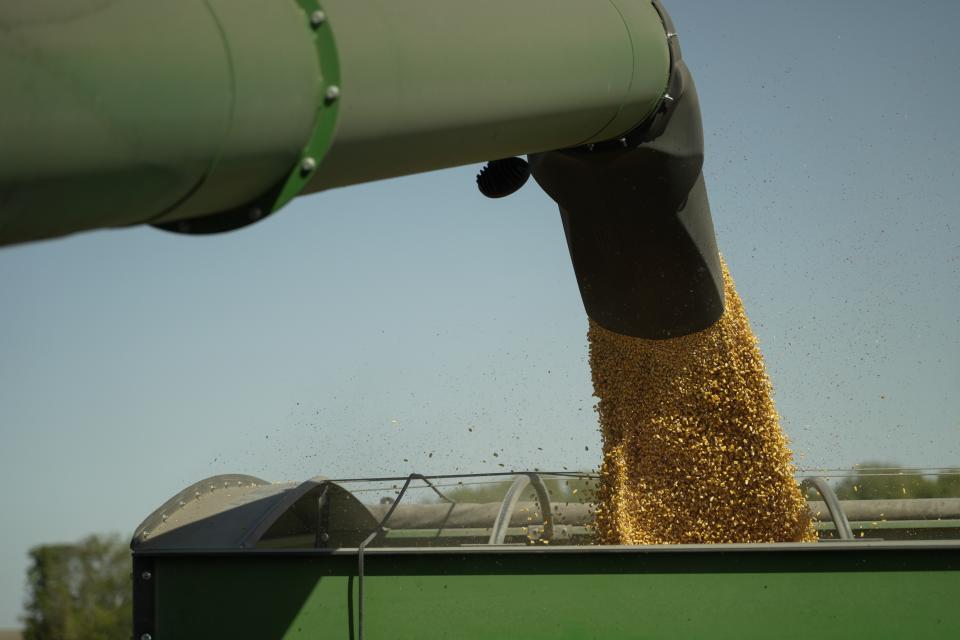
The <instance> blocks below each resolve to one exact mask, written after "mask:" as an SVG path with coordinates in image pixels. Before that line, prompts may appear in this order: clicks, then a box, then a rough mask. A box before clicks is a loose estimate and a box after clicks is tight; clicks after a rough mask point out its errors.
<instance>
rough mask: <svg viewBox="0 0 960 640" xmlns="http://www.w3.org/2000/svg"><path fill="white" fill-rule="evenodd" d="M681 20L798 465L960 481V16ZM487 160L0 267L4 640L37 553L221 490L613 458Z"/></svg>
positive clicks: (17, 253)
mask: <svg viewBox="0 0 960 640" xmlns="http://www.w3.org/2000/svg"><path fill="white" fill-rule="evenodd" d="M668 9H669V10H670V11H671V13H672V15H673V17H674V21H675V23H676V26H677V28H678V30H679V32H680V35H681V41H682V44H683V49H684V55H685V57H686V60H687V62H688V64H689V65H690V67H691V69H692V71H693V73H694V76H695V78H696V80H697V83H698V88H699V90H700V94H701V102H702V106H703V112H704V128H705V131H706V139H707V161H706V167H705V173H706V178H707V182H708V185H707V186H708V191H709V193H710V198H711V202H712V206H713V213H714V218H715V222H716V226H717V234H718V239H719V244H720V246H721V250H722V251H723V253H724V255H725V257H726V259H727V261H728V263H729V264H730V266H731V269H732V272H733V275H734V278H735V279H736V281H737V284H738V288H739V290H740V293H741V295H742V297H743V298H744V301H745V304H746V305H747V310H748V313H749V315H750V317H751V320H752V322H753V325H754V328H755V329H756V332H757V334H758V336H759V338H760V344H761V348H762V349H763V352H764V354H765V355H766V358H767V362H768V366H769V369H770V374H771V377H772V379H773V382H774V385H775V388H776V394H777V395H776V398H777V402H778V406H779V409H780V411H781V413H782V414H783V418H784V426H785V428H786V430H787V432H788V434H789V435H790V436H791V438H792V439H793V441H794V444H795V448H796V450H797V452H798V454H800V455H801V456H802V457H801V458H800V460H799V462H800V464H801V466H803V467H842V466H849V465H851V464H854V463H857V462H862V461H864V460H870V459H883V460H887V461H896V462H901V463H904V464H908V465H917V466H925V467H931V466H948V465H960V399H958V394H957V393H956V391H957V389H958V386H960V384H958V383H960V303H958V302H957V300H958V299H960V278H958V271H960V215H958V213H957V212H958V205H957V202H958V195H960V187H958V184H960V180H958V177H957V166H958V151H957V150H958V149H960V120H958V119H957V118H956V115H955V109H956V104H958V102H960V95H958V92H960V89H958V87H960V82H958V80H960V44H958V42H960V40H958V39H957V38H956V35H955V33H954V32H955V28H956V25H958V24H960V5H958V4H956V3H953V2H912V3H899V2H892V1H889V2H888V1H874V2H863V1H859V2H853V1H850V2H842V3H837V2H823V1H811V2H784V1H781V0H775V1H771V0H766V1H763V2H761V1H756V2H754V1H750V2H747V1H741V2H724V3H711V2H706V1H702V0H701V1H693V0H671V1H670V2H669V3H668ZM475 172H476V167H465V168H458V169H452V170H448V171H442V172H437V173H433V174H427V175H420V176H413V177H408V178H401V179H397V180H391V181H386V182H382V183H377V184H371V185H364V186H359V187H353V188H349V189H344V190H337V191H332V192H329V193H323V194H318V195H313V196H309V197H305V198H301V199H300V200H298V201H297V202H296V203H295V204H293V205H292V206H290V207H288V208H287V209H286V210H284V211H283V212H281V213H279V214H277V215H275V216H274V217H272V218H270V219H268V220H266V221H264V222H262V223H260V224H258V225H256V226H255V227H253V228H249V229H247V230H244V231H241V232H237V233H232V234H227V235H223V236H218V237H202V238H185V237H179V236H173V235H169V234H165V233H162V232H159V231H156V230H152V229H131V230H121V231H102V232H96V233H90V234H86V235H79V236H75V237H71V238H67V239H64V240H58V241H52V242H44V243H37V244H32V245H27V246H22V247H14V248H8V249H3V250H0V275H2V277H0V299H2V300H3V306H2V315H0V323H2V324H0V326H2V328H3V331H2V332H0V435H2V442H3V446H2V447H0V512H2V513H3V514H4V524H5V544H4V545H3V548H2V549H0V627H2V626H10V625H14V624H15V623H16V618H17V616H18V615H19V611H20V605H21V601H22V585H23V575H24V573H23V572H24V569H25V567H26V552H27V549H28V548H29V547H30V546H31V545H34V544H38V543H42V542H55V541H69V540H74V539H76V538H78V537H80V536H82V535H85V534H87V533H90V532H97V531H121V532H124V533H128V532H130V531H131V530H132V529H133V528H134V526H136V524H138V522H139V521H140V520H141V519H142V518H143V517H144V516H146V515H147V514H148V513H149V512H150V511H151V510H152V509H153V508H154V507H156V506H157V505H158V504H160V503H161V502H162V501H163V500H165V499H166V498H167V497H169V496H170V495H172V494H173V493H175V492H176V491H178V490H179V489H180V488H182V487H183V486H185V485H187V484H189V483H191V482H193V481H196V480H199V479H201V478H203V477H205V476H208V475H212V474H215V473H223V472H244V473H251V474H254V475H259V476H261V477H264V478H267V479H271V480H282V479H302V478H305V477H308V476H311V475H316V474H324V475H328V476H343V475H351V476H357V475H374V474H384V473H407V472H409V471H413V470H417V471H421V472H436V473H447V472H456V471H463V472H472V471H484V470H497V469H496V465H495V464H494V461H493V459H492V457H491V456H492V453H493V452H494V451H497V452H498V453H499V458H498V460H497V462H503V463H504V464H506V465H507V467H508V468H520V467H540V468H545V467H553V468H558V467H562V466H566V467H570V468H592V467H594V466H595V465H596V464H597V462H598V452H599V436H598V434H597V431H596V421H595V417H594V414H593V411H592V407H593V402H594V401H593V399H592V397H591V388H590V374H589V370H588V366H587V361H586V339H585V333H586V318H585V316H584V313H583V309H582V306H581V304H580V300H579V297H578V293H577V288H576V283H575V280H574V277H573V272H572V269H571V267H570V264H569V259H568V256H567V250H566V246H565V244H564V238H563V232H562V229H561V226H560V220H559V215H558V213H557V211H556V207H555V205H554V204H553V203H552V202H551V201H550V200H549V198H547V197H546V195H544V194H543V193H542V192H541V191H540V190H539V189H538V188H537V187H536V185H535V184H533V183H532V182H531V184H529V185H528V186H527V187H526V188H524V189H523V190H522V191H521V192H520V193H518V194H516V195H515V196H512V197H511V198H508V199H506V200H502V201H489V200H485V199H484V198H482V197H481V196H480V195H479V194H478V193H477V191H476V188H475V186H474V174H475ZM468 428H472V429H473V431H469V430H468ZM430 454H433V455H432V456H431V455H430Z"/></svg>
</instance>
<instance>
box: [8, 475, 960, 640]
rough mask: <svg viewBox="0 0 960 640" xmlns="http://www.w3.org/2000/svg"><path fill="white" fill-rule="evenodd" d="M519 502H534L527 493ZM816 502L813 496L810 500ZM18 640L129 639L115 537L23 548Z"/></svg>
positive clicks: (467, 488) (944, 491)
mask: <svg viewBox="0 0 960 640" xmlns="http://www.w3.org/2000/svg"><path fill="white" fill-rule="evenodd" d="M858 467H859V468H858V469H856V470H855V473H853V474H852V475H850V476H848V477H846V478H844V479H843V480H841V481H840V482H839V483H838V484H837V486H836V492H837V495H838V496H839V497H840V499H841V500H879V499H890V498H946V497H953V498H960V469H958V470H954V471H949V472H945V473H940V474H936V475H921V474H920V473H917V472H915V471H913V470H910V469H904V468H901V467H898V466H896V465H893V464H884V463H865V464H863V465H858ZM595 482H596V481H595V480H592V479H589V478H569V479H562V478H561V479H557V478H550V479H547V480H545V484H546V485H547V489H548V491H549V492H550V497H551V501H552V502H554V503H558V502H588V501H591V500H592V498H593V491H594V489H595ZM509 486H510V481H497V482H484V483H477V484H461V485H457V486H454V487H444V488H442V491H443V492H444V495H445V496H446V497H447V498H448V499H450V500H453V501H456V502H474V503H477V502H497V501H500V500H502V499H503V496H504V494H505V493H506V491H507V489H508V488H509ZM525 493H528V494H529V495H525V496H524V497H523V499H525V500H527V499H529V500H533V499H535V497H534V495H533V493H532V491H531V490H530V489H529V488H528V489H527V491H526V492H525ZM809 497H811V498H813V499H817V496H814V495H811V496H809ZM29 555H30V566H29V568H28V570H27V596H26V606H25V609H26V611H25V615H24V618H23V622H24V624H25V629H24V639H25V640H128V638H130V634H131V631H132V629H131V624H132V606H131V569H132V565H131V559H130V549H129V547H128V546H127V541H126V540H124V539H123V538H121V537H120V536H118V535H107V536H102V535H92V536H89V537H87V538H85V539H84V540H82V541H80V542H78V543H76V544H47V545H40V546H37V547H34V548H33V549H31V550H30V554H29Z"/></svg>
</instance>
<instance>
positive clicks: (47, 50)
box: [0, 0, 723, 337]
mask: <svg viewBox="0 0 960 640" xmlns="http://www.w3.org/2000/svg"><path fill="white" fill-rule="evenodd" d="M670 34H672V27H670V26H669V19H667V18H666V14H664V13H663V12H662V9H661V8H660V7H659V4H658V3H657V2H651V1H649V0H608V1H607V2H593V1H588V0H523V1H522V2H518V1H517V0H486V1H485V2H465V1H455V0H418V1H417V2H403V3H398V2H391V1H388V0H320V1H318V0H271V1H270V2H265V1H263V0H206V1H205V2H199V1H198V0H165V1H164V2H156V0H112V1H111V2H103V1H102V0H74V1H72V2H68V3H64V2H62V1H60V0H8V1H7V2H3V3H0V80H2V82H3V86H4V88H5V92H4V100H3V104H2V105H0V115H2V117H0V139H2V140H3V141H4V143H3V145H4V148H3V152H4V153H3V156H2V157H0V246H2V245H9V244H15V243H21V242H28V241H33V240H40V239H44V238H53V237H58V236H63V235H67V234H71V233H75V232H79V231H84V230H90V229H99V228H108V227H123V226H129V225H138V224H151V225H154V226H156V227H160V228H162V229H166V230H169V231H174V232H179V233H189V234H203V233H215V232H221V231H228V230H231V229H236V228H239V227H243V226H246V225H249V224H251V223H254V222H257V221H259V220H262V219H263V218H265V217H267V216H269V215H270V214H272V213H273V212H275V211H277V210H279V209H280V208H281V207H283V206H284V205H285V204H286V203H287V202H289V201H290V200H291V199H292V198H294V197H295V196H297V195H301V194H306V193H311V192H316V191H322V190H325V189H330V188H334V187H342V186H346V185H351V184H356V183H361V182H367V181H371V180H379V179H382V178H389V177H395V176H400V175H406V174H411V173H418V172H423V171H431V170H435V169H441V168H446V167H452V166H457V165H463V164H471V163H477V162H484V161H488V160H492V159H507V158H513V157H515V156H524V155H527V156H529V157H530V160H531V162H530V170H531V171H532V175H533V176H534V177H535V179H536V180H537V182H539V183H540V184H541V185H542V186H543V187H544V188H545V189H546V191H547V192H548V193H549V194H550V195H551V197H553V198H554V199H555V200H557V202H558V203H559V204H560V206H561V211H562V214H563V220H564V225H565V228H566V231H567V238H568V242H569V245H570V251H571V255H572V257H573V262H574V267H575V270H576V272H577V278H578V282H579V284H580V289H581V293H582V295H583V299H584V303H585V306H586V308H587V312H588V313H589V314H590V315H591V316H592V317H593V318H594V319H595V320H596V321H597V322H599V323H600V324H601V325H603V326H606V327H608V328H610V329H612V330H614V331H619V332H622V333H627V334H630V335H637V336H645V337H668V336H671V335H679V334H682V333H685V332H689V331H695V330H698V329H701V328H703V327H705V326H707V325H709V323H710V322H712V321H713V320H714V319H716V317H718V316H719V314H720V312H721V311H722V306H723V302H722V294H721V291H722V289H721V288H720V284H719V283H720V278H719V266H718V258H717V256H716V248H715V246H714V241H713V230H712V226H711V223H710V217H709V209H708V207H707V204H706V196H705V194H704V191H703V183H702V179H701V175H700V164H701V162H702V134H701V132H700V128H699V127H700V124H699V111H698V107H697V104H696V94H695V92H694V91H693V87H692V84H690V83H689V82H687V80H688V75H687V73H686V69H685V68H684V67H683V65H682V62H680V59H679V49H678V48H677V46H676V42H675V38H673V37H672V35H670ZM624 145H625V146H624ZM504 166H508V165H504ZM508 168H509V166H508ZM514 169H515V170H512V171H513V173H512V174H511V173H507V172H503V171H500V172H499V173H498V172H494V173H490V174H488V175H487V176H486V180H485V185H484V186H485V187H486V188H487V191H488V192H489V193H490V194H492V195H506V194H507V193H509V192H510V191H511V190H513V189H515V188H518V187H519V185H521V184H522V182H523V180H525V177H526V173H525V172H526V169H525V168H523V167H519V168H517V167H514ZM511 176H512V177H511Z"/></svg>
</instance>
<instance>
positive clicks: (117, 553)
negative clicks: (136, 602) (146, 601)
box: [23, 535, 132, 640]
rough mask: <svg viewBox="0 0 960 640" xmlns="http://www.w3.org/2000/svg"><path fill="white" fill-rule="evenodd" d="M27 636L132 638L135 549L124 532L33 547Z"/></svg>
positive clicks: (30, 639)
mask: <svg viewBox="0 0 960 640" xmlns="http://www.w3.org/2000/svg"><path fill="white" fill-rule="evenodd" d="M30 560H31V564H30V567H29V569H28V570H27V602H26V615H25V616H24V620H23V622H24V624H25V629H24V636H23V637H24V640H127V639H128V638H129V637H130V634H131V621H132V611H131V583H130V571H131V564H130V550H129V549H128V548H127V545H126V544H125V543H124V541H123V540H121V538H120V537H119V536H116V535H114V536H96V535H93V536H90V537H88V538H86V539H84V540H82V541H81V542H79V543H77V544H57V545H40V546H37V547H34V548H33V549H31V550H30Z"/></svg>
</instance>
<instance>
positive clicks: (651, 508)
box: [588, 264, 816, 544]
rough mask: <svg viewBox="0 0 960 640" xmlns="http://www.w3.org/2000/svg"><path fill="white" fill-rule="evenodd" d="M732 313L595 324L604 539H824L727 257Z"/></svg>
mask: <svg viewBox="0 0 960 640" xmlns="http://www.w3.org/2000/svg"><path fill="white" fill-rule="evenodd" d="M723 278H724V289H725V293H726V310H725V312H724V314H723V316H722V317H721V318H720V320H719V321H718V322H717V323H716V324H715V325H714V326H712V327H711V328H709V329H707V330H705V331H701V332H699V333H696V334H693V335H689V336H683V337H679V338H673V339H670V340H645V339H640V338H631V337H626V336H622V335H619V334H616V333H612V332H610V331H607V330H606V329H603V328H601V327H600V326H599V325H597V324H596V323H594V322H593V321H591V322H590V329H589V334H588V335H589V343H590V366H591V369H592V372H593V386H594V394H595V395H596V396H597V398H598V399H599V402H598V403H597V412H598V414H599V420H600V428H601V432H602V437H603V461H602V464H601V469H600V475H601V478H600V485H599V488H598V491H597V503H598V506H597V513H596V532H597V537H598V541H599V542H601V543H604V544H664V543H722V542H797V541H809V540H815V539H816V533H815V531H814V528H813V525H812V522H811V518H810V515H809V513H808V511H807V507H806V502H805V501H804V499H803V496H802V495H801V492H800V489H799V488H798V487H797V484H796V482H795V480H794V471H795V469H794V466H793V462H792V454H791V452H790V449H789V447H788V441H787V439H786V437H785V436H784V434H783V431H782V430H781V428H780V419H779V416H778V414H777V411H776V408H775V407H774V403H773V397H772V396H773V389H772V387H771V384H770V380H769V378H768V377H767V374H766V371H765V368H764V363H763V357H762V356H761V354H760V351H759V349H758V348H757V339H756V337H755V336H754V334H753V331H752V330H751V328H750V323H749V321H748V320H747V317H746V315H745V314H744V310H743V304H742V302H741V300H740V297H739V296H738V295H737V291H736V289H735V288H734V284H733V280H732V279H731V277H730V274H729V272H728V270H727V267H726V265H725V264H724V265H723Z"/></svg>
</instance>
